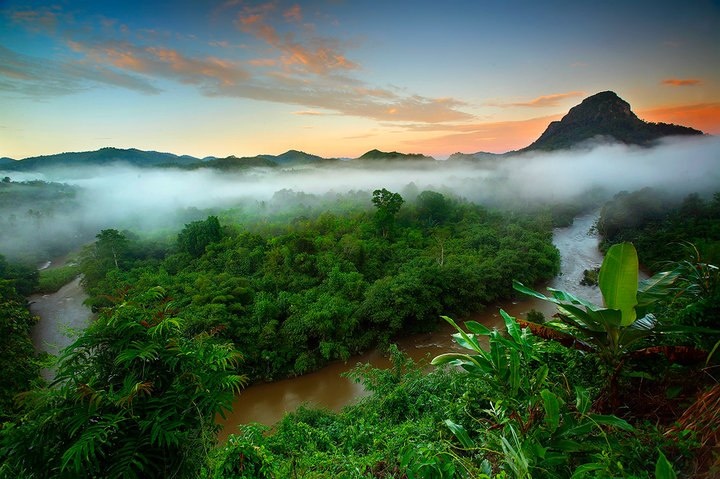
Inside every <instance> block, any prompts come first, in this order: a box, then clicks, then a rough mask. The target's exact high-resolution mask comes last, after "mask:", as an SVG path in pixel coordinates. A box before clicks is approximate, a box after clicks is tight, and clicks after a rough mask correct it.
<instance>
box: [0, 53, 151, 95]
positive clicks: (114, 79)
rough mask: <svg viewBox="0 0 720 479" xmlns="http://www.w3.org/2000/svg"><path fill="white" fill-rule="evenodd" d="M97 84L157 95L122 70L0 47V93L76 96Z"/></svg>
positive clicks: (148, 84) (149, 87) (141, 80)
mask: <svg viewBox="0 0 720 479" xmlns="http://www.w3.org/2000/svg"><path fill="white" fill-rule="evenodd" d="M97 84H105V85H113V86H117V87H121V88H127V89H129V90H135V91H137V92H140V93H146V94H157V93H160V89H158V88H156V87H155V86H153V85H152V84H151V83H149V82H148V81H146V80H145V79H143V78H139V77H137V76H134V75H128V74H126V73H124V72H122V71H117V70H114V69H108V68H105V67H103V66H102V65H98V64H95V63H86V62H78V61H61V60H52V59H47V58H36V57H31V56H27V55H22V54H20V53H17V52H14V51H12V50H10V49H7V48H5V47H3V46H1V45H0V90H4V91H10V92H16V93H19V94H21V95H28V96H32V97H38V98H43V97H50V96H58V95H69V94H72V93H77V92H78V91H82V90H86V89H88V88H90V87H91V86H94V85H97Z"/></svg>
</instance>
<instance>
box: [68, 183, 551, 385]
mask: <svg viewBox="0 0 720 479" xmlns="http://www.w3.org/2000/svg"><path fill="white" fill-rule="evenodd" d="M375 193H376V194H375V195H374V196H373V199H372V201H373V203H372V204H371V203H370V198H367V197H365V202H366V205H367V206H364V205H357V204H355V205H353V206H351V207H350V208H348V209H346V210H345V211H344V212H338V213H330V212H328V211H317V210H310V211H307V214H306V215H303V216H300V217H296V218H295V219H294V220H292V221H290V222H288V221H286V220H285V219H284V217H280V218H276V217H273V216H270V217H264V218H262V221H256V222H252V223H243V224H241V225H238V224H235V225H230V226H223V225H221V223H220V220H219V218H218V217H215V216H210V217H208V218H207V219H205V220H202V221H196V222H192V223H189V224H187V225H186V226H185V228H184V229H183V230H182V231H181V232H180V233H179V235H178V236H177V241H176V242H175V244H174V245H172V246H171V247H170V248H168V249H166V250H164V251H163V250H162V249H153V248H150V247H148V246H147V245H146V244H145V243H143V242H142V241H139V240H135V239H133V238H132V237H131V236H129V235H127V234H124V233H122V232H119V231H116V230H104V231H103V232H101V233H100V234H99V235H98V240H97V242H96V243H94V244H93V245H92V246H90V247H89V248H88V249H87V250H86V251H85V252H84V254H83V255H82V259H81V261H80V269H81V271H82V273H83V274H84V280H83V281H84V283H85V285H86V288H87V290H88V292H89V293H90V295H91V298H90V300H89V301H90V304H92V305H93V307H95V308H102V307H106V306H111V305H112V300H111V299H110V298H112V297H114V296H117V295H118V294H119V293H120V292H123V291H127V290H136V289H139V290H142V289H147V288H151V287H154V286H162V287H163V288H164V289H165V290H166V291H167V292H168V295H169V296H170V297H172V298H173V304H174V306H175V307H176V308H178V309H179V310H180V311H181V312H182V313H181V314H182V315H183V317H185V318H188V321H190V323H191V324H193V325H195V327H196V328H197V329H198V330H207V329H216V330H218V334H219V335H220V336H221V337H224V338H226V339H229V340H231V341H233V342H234V344H235V345H236V347H237V348H238V349H239V350H240V351H242V352H243V355H244V361H243V363H242V370H243V372H244V373H245V374H247V375H248V376H249V377H250V378H251V379H253V380H257V379H272V378H278V377H285V376H288V375H295V374H303V373H306V372H308V371H311V370H314V369H317V368H318V367H320V366H321V365H323V364H325V363H327V362H328V361H332V360H337V359H343V360H344V359H347V358H348V357H350V355H352V354H356V353H358V352H360V351H365V350H368V349H370V348H373V347H375V346H377V345H387V344H389V343H390V341H391V340H392V338H394V337H395V336H397V335H398V334H399V333H400V332H413V331H426V330H430V329H432V328H433V327H434V326H435V325H436V324H437V322H438V318H439V316H440V314H445V313H447V314H453V315H458V316H462V315H464V314H467V313H468V312H472V311H478V310H480V309H481V308H483V307H484V305H487V304H489V303H491V302H493V301H495V300H498V299H500V298H507V297H510V296H511V295H512V294H513V292H512V279H513V278H523V281H526V282H528V283H535V282H537V281H540V280H543V279H549V278H551V277H552V276H554V275H555V274H556V273H557V272H558V268H559V255H558V252H557V250H556V248H555V247H554V246H553V245H552V229H551V222H550V219H549V217H548V216H538V217H531V216H529V215H519V214H507V213H496V212H491V211H488V210H486V209H485V208H483V207H481V206H477V205H474V204H471V203H467V202H464V201H462V200H459V199H455V198H451V197H449V196H445V195H442V194H440V193H437V192H433V191H425V192H421V193H419V194H418V195H417V199H416V200H415V201H405V200H404V199H403V198H402V196H401V195H399V194H398V193H392V192H389V191H387V190H378V191H376V192H375ZM373 205H374V206H373ZM368 208H369V209H368Z"/></svg>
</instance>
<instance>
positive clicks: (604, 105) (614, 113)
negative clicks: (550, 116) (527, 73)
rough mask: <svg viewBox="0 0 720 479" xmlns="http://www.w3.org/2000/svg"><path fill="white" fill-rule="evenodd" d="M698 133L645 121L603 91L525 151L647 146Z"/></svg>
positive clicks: (581, 105) (551, 124)
mask: <svg viewBox="0 0 720 479" xmlns="http://www.w3.org/2000/svg"><path fill="white" fill-rule="evenodd" d="M701 134H702V132H701V131H698V130H695V129H693V128H689V127H686V126H678V125H671V124H667V123H648V122H645V121H643V120H641V119H640V118H638V117H637V115H635V113H633V112H632V110H631V108H630V103H628V102H626V101H625V100H623V99H622V98H620V97H619V96H618V95H617V94H616V93H615V92H613V91H603V92H600V93H596V94H595V95H592V96H589V97H587V98H585V99H584V100H583V101H582V102H581V103H580V104H579V105H576V106H574V107H572V108H571V109H570V111H568V113H567V115H565V116H564V117H563V118H562V120H560V121H553V122H552V123H550V125H548V127H547V129H546V130H545V132H544V133H543V134H542V135H540V138H538V139H537V140H536V141H535V142H534V143H533V144H531V145H530V146H528V147H527V148H524V150H525V151H527V150H554V149H559V148H569V147H572V146H575V145H577V144H578V143H582V142H584V141H588V140H592V139H595V138H603V139H611V140H613V141H617V142H620V143H626V144H634V145H648V144H650V143H652V142H653V141H655V140H657V139H658V138H661V137H663V136H672V135H701Z"/></svg>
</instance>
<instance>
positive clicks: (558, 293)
mask: <svg viewBox="0 0 720 479" xmlns="http://www.w3.org/2000/svg"><path fill="white" fill-rule="evenodd" d="M548 291H550V292H551V293H552V295H553V298H555V299H557V300H558V301H563V302H566V303H571V304H579V305H581V306H585V307H586V308H588V309H598V305H596V304H593V303H591V302H590V301H587V300H585V299H582V298H578V297H577V296H575V295H574V294H571V293H568V292H567V291H563V290H560V289H554V288H548Z"/></svg>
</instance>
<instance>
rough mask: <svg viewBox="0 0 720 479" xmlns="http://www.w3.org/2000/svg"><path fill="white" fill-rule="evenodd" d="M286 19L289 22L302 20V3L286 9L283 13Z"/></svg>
mask: <svg viewBox="0 0 720 479" xmlns="http://www.w3.org/2000/svg"><path fill="white" fill-rule="evenodd" d="M283 16H284V17H285V20H287V21H288V22H302V11H300V5H297V4H295V5H293V6H292V7H290V8H288V9H287V10H285V13H283Z"/></svg>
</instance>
